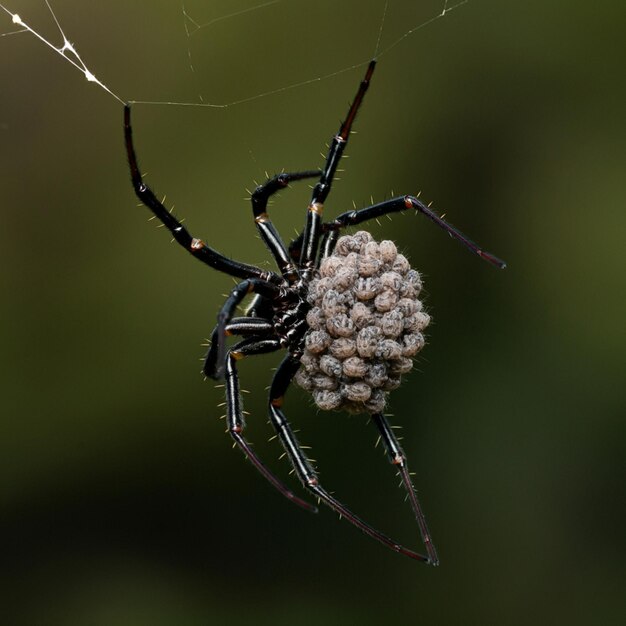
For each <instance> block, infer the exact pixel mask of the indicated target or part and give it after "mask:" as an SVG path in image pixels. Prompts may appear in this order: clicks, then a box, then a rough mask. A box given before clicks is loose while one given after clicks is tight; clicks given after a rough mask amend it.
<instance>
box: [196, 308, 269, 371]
mask: <svg viewBox="0 0 626 626" xmlns="http://www.w3.org/2000/svg"><path fill="white" fill-rule="evenodd" d="M273 332H274V325H273V324H272V323H271V322H270V321H269V320H267V319H264V318H262V317H234V318H232V319H231V320H230V322H229V323H228V324H226V326H225V328H224V336H225V337H231V336H233V335H237V336H241V335H243V336H248V337H250V336H253V337H254V338H255V339H262V338H264V337H265V336H267V335H271V334H272V333H273ZM219 333H220V326H219V324H216V326H215V328H214V329H213V332H212V333H211V345H210V346H209V349H208V350H207V353H206V356H205V357H204V365H203V366H202V372H203V374H204V375H205V376H208V377H209V378H216V377H217V376H216V370H217V362H218V345H219V343H220V342H219V336H220V335H219Z"/></svg>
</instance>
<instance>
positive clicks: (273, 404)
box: [269, 355, 431, 563]
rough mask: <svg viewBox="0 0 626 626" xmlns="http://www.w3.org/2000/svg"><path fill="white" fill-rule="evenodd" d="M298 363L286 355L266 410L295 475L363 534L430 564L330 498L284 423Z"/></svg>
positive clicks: (395, 550)
mask: <svg viewBox="0 0 626 626" xmlns="http://www.w3.org/2000/svg"><path fill="white" fill-rule="evenodd" d="M299 366H300V363H299V361H298V360H297V359H296V358H295V357H294V356H292V355H288V356H286V357H285V359H284V360H283V361H282V363H281V364H280V366H279V367H278V370H277V371H276V374H275V376H274V379H273V381H272V386H271V389H270V398H269V409H270V419H271V421H272V425H273V426H274V428H275V429H276V433H277V434H278V438H279V439H280V442H281V444H282V445H283V447H284V448H285V452H287V455H288V456H289V460H290V461H291V464H292V465H293V467H294V469H295V471H296V473H297V475H298V477H299V478H300V480H301V481H302V484H303V485H304V486H305V487H306V488H307V489H308V490H309V491H311V493H313V494H315V495H316V496H317V497H318V498H319V499H320V500H321V501H322V502H324V504H326V505H327V506H329V507H330V508H331V509H333V511H335V512H336V513H338V514H339V515H340V516H341V517H344V518H345V519H346V520H347V521H348V522H350V523H351V524H352V525H354V526H356V527H357V528H359V529H360V530H361V531H362V532H364V533H365V534H366V535H369V536H370V537H372V538H373V539H375V540H376V541H379V542H380V543H382V544H383V545H385V546H387V547H388V548H390V549H391V550H393V551H394V552H399V553H400V554H403V555H405V556H408V557H409V558H412V559H416V560H418V561H424V562H427V563H431V560H430V558H429V557H426V556H423V555H422V554H418V553H417V552H413V551H412V550H409V549H407V548H405V547H404V546H401V545H400V544H399V543H397V542H395V541H394V540H393V539H390V538H389V537H387V536H386V535H383V534H382V533H380V532H378V531H377V530H375V529H374V528H372V527H371V526H370V525H369V524H367V523H366V522H364V521H363V520H362V519H361V518H359V517H357V516H356V515H355V514H354V513H352V511H350V510H349V509H347V508H346V507H345V506H344V505H343V504H341V502H339V501H338V500H336V499H335V498H333V497H332V496H331V495H330V494H329V493H328V492H327V491H326V490H325V489H324V488H323V487H322V486H321V485H320V483H319V479H318V476H317V473H316V471H315V469H314V468H313V466H312V465H311V462H310V461H309V460H308V459H307V458H306V456H305V455H304V453H303V452H302V448H301V447H300V444H299V443H298V440H297V439H296V436H295V435H294V432H293V430H292V429H291V426H290V425H289V422H287V418H286V417H285V414H284V413H283V412H282V409H281V407H282V404H283V397H284V395H285V392H286V390H287V387H288V386H289V384H290V382H291V380H292V378H293V377H294V375H295V373H296V372H297V371H298V368H299Z"/></svg>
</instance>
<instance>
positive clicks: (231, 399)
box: [226, 339, 317, 513]
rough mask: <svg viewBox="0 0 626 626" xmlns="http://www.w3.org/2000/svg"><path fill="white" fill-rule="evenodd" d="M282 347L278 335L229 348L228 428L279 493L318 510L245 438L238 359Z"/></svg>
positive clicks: (242, 449) (237, 442)
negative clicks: (270, 465)
mask: <svg viewBox="0 0 626 626" xmlns="http://www.w3.org/2000/svg"><path fill="white" fill-rule="evenodd" d="M281 347H282V346H281V345H280V342H279V341H278V339H260V340H257V339H247V340H244V341H242V342H240V343H238V344H237V345H235V346H233V347H232V348H231V349H230V350H229V351H228V354H227V357H226V405H227V408H228V410H227V420H228V432H229V434H230V436H231V437H232V438H233V439H234V440H235V443H236V444H237V446H238V447H239V449H240V450H241V451H242V452H243V453H244V455H245V456H246V458H247V459H248V460H249V461H250V462H251V463H252V465H254V467H255V468H256V469H257V470H258V471H259V472H260V473H261V474H262V475H263V476H264V477H265V478H266V479H267V480H268V481H269V482H270V483H271V484H272V485H273V486H274V487H275V488H276V489H277V490H278V491H280V493H282V494H283V495H284V496H285V497H286V498H287V499H288V500H291V501H292V502H293V503H294V504H297V505H298V506H300V507H302V508H303V509H306V510H307V511H311V512H313V513H317V507H315V506H314V505H312V504H309V503H308V502H306V501H305V500H302V499H301V498H299V497H298V496H296V495H295V494H294V493H293V492H292V491H291V489H289V487H287V486H286V485H285V484H283V482H282V481H280V480H279V479H278V478H277V477H276V476H274V474H273V473H272V472H271V471H270V470H269V469H268V467H267V466H266V465H265V464H264V463H263V462H262V461H261V459H259V457H258V456H257V455H256V453H255V452H254V450H253V449H252V448H251V446H250V444H249V443H248V441H246V439H245V438H244V436H243V431H244V429H245V427H246V423H245V420H244V417H243V401H242V398H241V392H240V388H239V375H238V373H237V366H236V362H237V361H238V360H240V359H242V358H243V357H245V356H248V355H251V354H265V353H267V352H275V351H276V350H280V349H281Z"/></svg>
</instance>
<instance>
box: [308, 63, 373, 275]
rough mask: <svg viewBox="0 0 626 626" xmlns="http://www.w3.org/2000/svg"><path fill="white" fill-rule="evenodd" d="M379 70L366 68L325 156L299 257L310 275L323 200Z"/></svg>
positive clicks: (319, 231) (313, 264)
mask: <svg viewBox="0 0 626 626" xmlns="http://www.w3.org/2000/svg"><path fill="white" fill-rule="evenodd" d="M375 67H376V61H375V60H372V61H370V63H369V65H368V66H367V71H366V72H365V76H364V77H363V80H362V81H361V84H360V85H359V89H358V91H357V93H356V96H355V98H354V100H353V102H352V105H351V106H350V110H349V111H348V115H347V116H346V118H345V120H344V121H343V123H342V124H341V127H340V128H339V132H338V133H337V134H336V135H335V136H334V137H333V140H332V142H331V144H330V148H329V150H328V155H327V156H326V164H325V165H324V169H323V171H322V175H321V176H320V179H319V182H318V183H317V184H316V185H315V187H314V188H313V195H312V197H311V202H310V204H309V208H308V211H307V216H306V223H305V226H304V237H303V243H302V252H301V255H300V267H301V268H302V269H304V270H305V271H307V273H310V271H311V270H312V269H313V268H314V267H315V257H316V256H317V246H318V243H319V237H320V234H321V229H322V212H323V209H324V201H325V200H326V198H327V197H328V194H329V192H330V188H331V186H332V183H333V179H334V177H335V173H336V171H337V166H338V165H339V160H340V159H341V156H342V154H343V151H344V150H345V147H346V144H347V143H348V138H349V137H350V130H351V129H352V124H353V122H354V119H355V118H356V114H357V112H358V110H359V107H360V106H361V103H362V102H363V98H364V97H365V92H366V91H367V89H368V87H369V84H370V80H371V78H372V74H373V73H374V68H375Z"/></svg>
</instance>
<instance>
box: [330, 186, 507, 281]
mask: <svg viewBox="0 0 626 626" xmlns="http://www.w3.org/2000/svg"><path fill="white" fill-rule="evenodd" d="M407 209H415V210H416V211H417V212H418V213H421V214H422V215H425V216H426V217H427V218H428V219H429V220H430V221H431V222H434V223H435V224H436V225H437V226H439V228H442V229H443V230H445V231H446V232H447V233H448V234H449V235H450V236H451V237H452V238H454V239H456V240H457V241H460V242H461V243H462V244H463V245H464V246H465V247H466V248H467V249H468V250H469V251H470V252H472V253H473V254H476V255H477V256H479V257H480V258H481V259H484V260H485V261H487V262H488V263H491V265H494V266H495V267H498V268H500V269H504V268H505V267H506V263H505V262H504V261H502V260H501V259H499V258H498V257H496V256H494V255H493V254H491V253H490V252H486V251H485V250H483V249H482V248H481V247H480V246H478V245H477V244H475V243H474V242H473V241H472V240H471V239H470V238H469V237H467V236H465V235H464V234H463V233H462V232H461V231H460V230H458V229H457V228H455V227H454V226H452V225H451V224H448V222H446V221H445V220H444V219H442V218H441V217H439V216H438V215H437V214H436V213H435V212H434V211H433V210H432V209H430V208H429V207H428V206H426V205H425V204H424V203H423V202H422V201H421V200H419V199H418V198H416V197H415V196H399V197H398V198H392V199H391V200H385V201H384V202H380V203H379V204H374V205H372V206H369V207H365V208H364V209H355V210H354V211H346V212H345V213H342V214H341V215H339V216H337V217H336V218H335V219H334V220H333V221H332V222H326V223H325V224H323V230H324V231H329V230H340V229H342V228H345V227H346V226H356V225H357V224H361V223H362V222H365V221H367V220H371V219H374V218H376V217H380V216H381V215H387V214H388V213H397V212H399V211H406V210H407Z"/></svg>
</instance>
